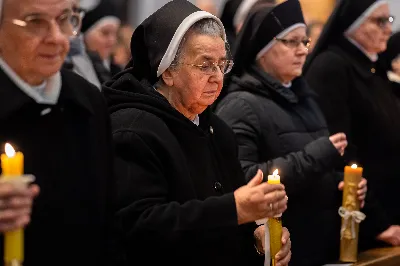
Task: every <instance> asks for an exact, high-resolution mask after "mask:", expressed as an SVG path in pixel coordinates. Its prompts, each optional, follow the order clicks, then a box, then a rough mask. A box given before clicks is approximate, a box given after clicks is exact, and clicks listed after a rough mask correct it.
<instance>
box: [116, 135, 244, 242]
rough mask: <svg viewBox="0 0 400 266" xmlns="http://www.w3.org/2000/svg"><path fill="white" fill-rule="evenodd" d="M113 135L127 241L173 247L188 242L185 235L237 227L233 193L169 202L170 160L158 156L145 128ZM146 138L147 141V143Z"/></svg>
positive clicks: (120, 215) (119, 216)
mask: <svg viewBox="0 0 400 266" xmlns="http://www.w3.org/2000/svg"><path fill="white" fill-rule="evenodd" d="M138 131H140V135H139V133H137V132H132V131H130V130H127V131H124V130H121V131H117V132H114V133H113V138H114V146H115V150H116V157H115V173H116V176H117V179H118V205H119V206H118V211H117V213H116V216H117V219H118V221H119V223H120V225H121V228H122V230H123V233H124V237H125V238H126V239H127V241H134V238H135V235H141V236H142V237H141V239H148V241H149V242H153V243H154V241H156V242H157V243H163V244H167V245H172V246H177V247H178V246H179V245H182V244H183V243H187V242H186V241H185V240H184V239H186V238H185V235H186V236H187V235H190V234H191V233H193V232H197V234H198V233H199V232H207V231H213V230H214V231H215V230H218V229H221V228H227V227H228V228H232V227H235V228H236V227H237V226H238V221H237V214H236V205H235V199H234V195H233V193H229V194H225V195H223V196H219V197H210V198H207V199H205V200H190V201H187V202H185V203H183V204H180V203H179V202H177V201H171V200H169V190H170V188H169V185H168V180H167V176H166V175H165V171H164V170H165V169H166V167H167V166H166V165H165V164H166V162H165V160H166V157H164V156H161V155H160V154H157V152H155V150H157V148H155V146H154V145H157V144H156V143H157V140H154V139H152V140H151V141H148V139H151V138H152V137H151V136H150V134H149V136H145V137H144V135H143V134H147V133H146V130H138ZM144 139H146V141H145V140H144Z"/></svg>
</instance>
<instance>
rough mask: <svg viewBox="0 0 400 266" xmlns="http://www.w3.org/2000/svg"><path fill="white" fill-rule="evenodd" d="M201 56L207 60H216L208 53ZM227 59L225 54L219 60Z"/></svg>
mask: <svg viewBox="0 0 400 266" xmlns="http://www.w3.org/2000/svg"><path fill="white" fill-rule="evenodd" d="M200 58H201V59H203V60H207V61H214V58H213V57H211V56H208V55H201V57H200ZM226 59H227V56H226V55H225V56H222V57H220V58H219V59H218V60H226Z"/></svg>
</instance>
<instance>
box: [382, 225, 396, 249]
mask: <svg viewBox="0 0 400 266" xmlns="http://www.w3.org/2000/svg"><path fill="white" fill-rule="evenodd" d="M377 239H378V240H380V241H383V242H386V243H388V244H390V245H392V246H400V226H399V225H392V226H390V227H389V228H388V229H387V230H386V231H383V232H382V233H381V234H379V235H378V237H377Z"/></svg>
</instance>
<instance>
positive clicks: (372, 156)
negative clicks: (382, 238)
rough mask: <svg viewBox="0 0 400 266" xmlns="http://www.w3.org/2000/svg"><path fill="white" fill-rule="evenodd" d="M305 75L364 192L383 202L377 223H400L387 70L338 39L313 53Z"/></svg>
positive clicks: (395, 131) (399, 174) (394, 110)
mask: <svg viewBox="0 0 400 266" xmlns="http://www.w3.org/2000/svg"><path fill="white" fill-rule="evenodd" d="M306 77H307V80H308V82H309V84H310V86H311V87H312V88H313V89H314V90H315V91H316V92H317V93H318V94H319V98H318V99H319V103H320V106H321V108H322V110H323V112H324V114H325V116H326V119H327V122H328V126H329V129H330V131H331V132H332V133H336V132H344V133H346V135H347V138H348V141H349V146H348V149H347V151H346V153H347V154H346V160H347V163H351V162H357V163H358V164H360V165H362V166H363V167H364V173H363V175H364V177H365V178H367V179H368V184H369V186H368V187H369V191H370V192H371V193H373V194H374V195H375V196H376V197H377V199H378V200H379V202H380V204H381V206H382V207H381V208H380V209H381V211H380V213H379V214H376V215H379V218H380V219H379V220H380V221H381V222H380V225H379V226H378V227H379V228H380V230H384V229H386V228H387V227H388V226H389V225H390V224H400V211H399V207H398V202H399V192H400V169H399V167H398V165H397V164H398V163H399V161H400V154H399V150H400V137H399V136H400V123H399V115H400V105H399V101H398V97H395V95H394V94H393V88H392V87H391V86H390V84H389V82H388V80H387V77H386V72H385V71H381V69H380V68H379V65H378V64H375V63H373V62H371V61H370V60H369V59H368V57H366V56H365V55H364V54H363V53H362V52H361V51H360V50H359V49H358V48H356V47H355V46H354V45H353V44H351V43H350V42H349V41H348V40H346V39H344V38H343V39H342V40H341V41H340V42H339V44H338V45H331V46H330V47H329V48H328V49H327V50H326V51H324V52H322V53H321V54H319V55H317V57H316V58H315V59H314V60H313V62H312V63H311V65H310V67H309V69H308V72H307V73H306ZM366 231H370V229H366Z"/></svg>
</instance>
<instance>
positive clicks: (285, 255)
mask: <svg viewBox="0 0 400 266" xmlns="http://www.w3.org/2000/svg"><path fill="white" fill-rule="evenodd" d="M254 237H255V238H256V247H257V249H258V250H265V225H261V226H259V227H257V229H256V230H255V231H254ZM291 248H292V242H291V241H290V233H289V231H288V230H287V228H285V227H283V228H282V248H281V250H280V251H279V252H278V254H276V256H275V259H276V266H287V265H288V264H289V261H290V258H291V257H292V251H291Z"/></svg>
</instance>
